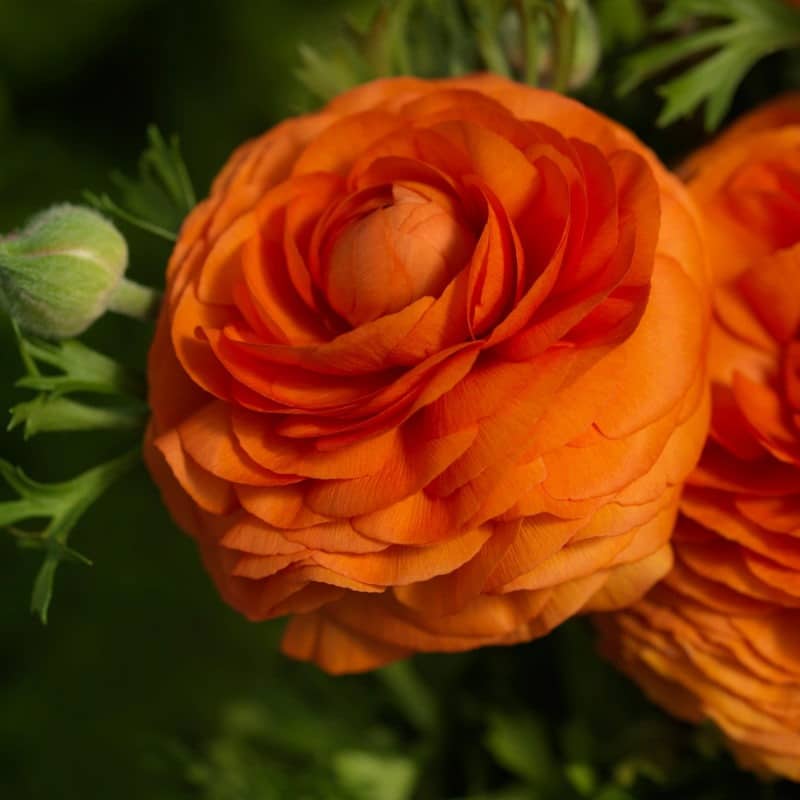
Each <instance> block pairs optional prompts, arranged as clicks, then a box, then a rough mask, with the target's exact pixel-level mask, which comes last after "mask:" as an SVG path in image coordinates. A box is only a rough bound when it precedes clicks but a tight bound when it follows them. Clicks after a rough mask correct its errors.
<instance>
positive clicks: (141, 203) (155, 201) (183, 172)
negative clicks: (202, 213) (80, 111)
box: [84, 125, 197, 241]
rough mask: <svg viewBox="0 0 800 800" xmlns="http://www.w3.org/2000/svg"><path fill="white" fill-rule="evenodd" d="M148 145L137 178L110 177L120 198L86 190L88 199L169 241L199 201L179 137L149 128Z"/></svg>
mask: <svg viewBox="0 0 800 800" xmlns="http://www.w3.org/2000/svg"><path fill="white" fill-rule="evenodd" d="M147 139H148V146H147V148H146V149H145V151H144V152H143V153H142V155H141V157H140V158H139V174H138V176H137V178H135V179H133V178H128V177H126V176H125V175H123V174H122V173H120V172H115V173H113V174H112V176H111V181H112V183H113V184H114V185H115V186H116V188H117V192H116V195H117V197H118V198H119V199H118V200H114V199H112V197H111V196H110V195H109V194H107V193H104V194H95V193H93V192H88V191H87V192H85V193H84V197H85V199H86V201H87V202H88V203H89V204H90V205H92V206H94V207H95V208H96V209H97V210H98V211H101V212H103V213H105V214H108V215H110V216H114V217H117V218H119V219H122V220H125V221H126V222H128V223H129V224H131V225H133V226H135V227H137V228H140V229H142V230H144V231H147V232H148V233H152V234H154V235H156V236H159V237H161V238H163V239H166V240H168V241H174V240H175V238H176V235H177V232H178V229H179V227H180V225H181V222H182V221H183V219H184V218H185V217H186V215H187V214H188V213H189V211H191V209H192V208H193V207H194V206H195V204H196V202H197V201H196V199H195V194H194V189H193V187H192V182H191V180H190V178H189V172H188V170H187V169H186V164H185V163H184V161H183V157H182V156H181V152H180V145H179V142H178V138H177V136H173V137H172V138H171V139H170V140H169V142H167V141H166V140H165V139H164V137H163V135H162V134H161V132H160V131H159V130H158V128H157V127H156V126H155V125H151V126H150V127H149V128H148V129H147Z"/></svg>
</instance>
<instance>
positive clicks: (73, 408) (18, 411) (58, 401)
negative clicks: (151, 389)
mask: <svg viewBox="0 0 800 800" xmlns="http://www.w3.org/2000/svg"><path fill="white" fill-rule="evenodd" d="M146 419H147V410H146V407H145V406H143V405H141V404H136V405H128V406H120V405H117V406H107V407H98V406H90V405H87V404H86V403H78V402H76V401H75V400H69V399H67V398H66V397H59V396H57V395H48V394H39V395H37V396H36V397H35V398H34V399H33V400H28V401H27V402H24V403H17V404H16V405H15V406H13V407H12V408H11V421H10V422H9V424H8V430H14V428H17V427H20V426H23V432H24V436H25V438H26V439H30V438H31V437H32V436H35V435H36V434H38V433H53V432H56V431H90V430H136V429H137V428H142V427H143V426H144V423H145V421H146Z"/></svg>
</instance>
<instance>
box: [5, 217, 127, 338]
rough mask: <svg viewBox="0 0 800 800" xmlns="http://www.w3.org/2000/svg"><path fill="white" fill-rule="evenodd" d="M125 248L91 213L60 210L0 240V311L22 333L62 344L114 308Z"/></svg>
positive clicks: (121, 281) (107, 225)
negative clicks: (6, 314)
mask: <svg viewBox="0 0 800 800" xmlns="http://www.w3.org/2000/svg"><path fill="white" fill-rule="evenodd" d="M127 266H128V246H127V244H126V242H125V239H124V238H123V236H122V234H120V232H119V231H118V230H117V229H116V228H115V227H114V226H113V225H112V224H111V223H110V222H109V221H108V220H107V219H106V218H105V217H103V216H101V215H100V214H98V213H97V212H96V211H92V210H91V209H90V208H86V207H83V206H73V205H59V206H53V207H52V208H49V209H47V210H46V211H43V212H41V213H39V214H37V215H36V216H34V217H33V218H31V220H30V221H29V222H28V224H27V225H26V226H25V228H24V229H23V230H22V231H20V232H19V233H17V234H14V235H12V236H9V237H7V238H3V239H0V307H2V308H3V309H5V310H6V311H7V312H8V313H9V314H10V315H11V317H12V318H13V319H15V320H16V321H17V323H18V324H19V326H20V328H22V330H24V331H25V332H27V333H31V334H35V335H37V336H42V337H44V338H47V339H67V338H70V337H72V336H77V335H79V334H81V333H83V331H85V330H86V329H87V328H88V327H89V326H90V325H91V324H92V323H93V322H94V321H95V320H96V319H97V318H98V317H100V316H102V314H104V313H105V311H106V310H107V309H108V308H110V307H112V306H113V298H114V295H115V293H116V292H118V291H119V289H120V288H121V285H124V284H126V283H127V282H126V281H124V277H123V276H124V274H125V269H126V267H127Z"/></svg>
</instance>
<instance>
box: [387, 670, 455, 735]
mask: <svg viewBox="0 0 800 800" xmlns="http://www.w3.org/2000/svg"><path fill="white" fill-rule="evenodd" d="M375 674H376V676H377V677H378V678H379V679H380V680H381V681H382V682H383V684H384V685H385V686H386V687H387V688H388V689H389V691H390V693H391V695H392V696H393V698H394V699H395V705H396V706H397V708H398V709H400V710H401V711H402V712H403V714H405V716H406V717H407V718H408V719H409V721H410V722H411V723H412V725H414V726H415V727H416V728H417V729H418V730H420V731H423V732H428V733H430V732H433V731H436V730H437V729H438V728H439V726H440V720H439V706H438V703H437V701H436V697H435V696H434V694H433V693H432V692H431V691H430V689H429V688H428V687H427V686H426V685H425V683H423V681H422V680H421V679H420V677H419V675H418V674H417V672H416V671H415V670H414V666H413V661H397V662H395V663H394V664H390V665H389V666H388V667H384V668H383V669H381V670H378V671H377V672H376V673H375Z"/></svg>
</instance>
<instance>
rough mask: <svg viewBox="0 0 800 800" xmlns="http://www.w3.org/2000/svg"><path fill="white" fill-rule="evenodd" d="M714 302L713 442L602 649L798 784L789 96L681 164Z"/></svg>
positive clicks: (796, 397)
mask: <svg viewBox="0 0 800 800" xmlns="http://www.w3.org/2000/svg"><path fill="white" fill-rule="evenodd" d="M686 175H687V179H688V183H689V189H690V192H691V194H692V195H693V196H694V199H695V200H696V201H697V203H698V205H699V206H700V208H701V210H703V211H704V212H705V214H706V220H707V225H708V237H707V238H708V241H709V243H710V244H711V247H710V249H709V252H710V256H711V264H712V268H713V269H714V270H716V273H715V278H718V279H719V283H718V285H717V286H716V289H715V296H714V325H713V331H712V338H711V367H710V370H711V379H712V399H713V410H712V421H711V436H710V439H709V441H708V443H707V445H706V448H705V451H704V453H703V457H702V459H701V462H700V465H699V466H698V468H697V470H696V471H695V472H694V473H693V475H692V476H691V478H690V479H689V485H688V486H687V489H686V492H685V495H684V499H683V501H682V511H683V514H682V516H681V519H680V521H679V523H678V526H677V529H676V534H675V539H674V546H675V567H674V569H673V570H672V572H671V573H670V574H669V576H668V577H667V578H666V579H665V581H664V582H663V583H662V584H660V585H659V586H658V587H656V588H655V589H654V590H653V591H652V592H651V593H650V594H649V595H648V596H647V597H646V598H645V600H643V601H642V602H640V603H638V604H637V605H635V606H634V607H633V608H631V609H630V610H627V611H624V612H621V613H618V614H613V615H609V616H608V617H601V618H598V623H599V625H600V628H601V631H602V634H603V640H604V642H603V646H604V649H605V650H606V652H607V653H608V654H609V655H610V657H611V658H612V659H613V660H614V661H616V662H617V663H618V664H619V665H620V666H621V667H622V668H623V669H624V670H625V671H626V672H628V673H630V674H631V675H632V676H633V677H634V678H635V679H636V680H637V681H638V682H639V683H640V684H641V685H642V687H643V688H644V689H645V691H646V692H647V693H648V694H649V695H650V696H651V697H652V698H653V699H655V700H656V701H657V702H659V703H661V704H662V705H663V706H665V707H666V708H667V709H669V710H670V711H672V712H673V713H675V714H677V715H679V716H681V717H684V718H686V719H689V720H700V719H702V718H711V719H712V720H714V721H715V722H716V723H717V725H718V726H719V727H720V728H721V729H722V731H723V732H724V733H725V735H726V736H727V738H728V739H729V740H730V742H731V744H732V746H733V748H734V750H735V752H736V754H737V756H738V757H739V759H740V761H741V762H742V763H743V764H744V765H746V766H749V767H752V768H754V769H756V770H759V771H764V772H774V773H777V774H779V775H783V776H786V777H790V778H793V779H795V780H800V95H793V96H788V97H785V98H782V99H780V100H779V101H777V102H775V103H772V104H769V105H768V106H766V107H765V108H763V109H761V110H759V111H757V112H755V113H754V114H751V115H749V116H747V117H745V118H744V119H743V120H742V121H741V122H740V123H738V124H737V125H735V126H734V127H733V128H732V129H731V130H730V131H728V132H727V133H726V134H724V135H723V136H721V137H720V138H719V139H718V141H717V142H716V143H714V144H712V145H711V146H710V147H708V148H706V149H704V150H702V151H700V152H699V153H697V154H696V155H695V156H694V157H693V158H692V159H691V160H690V161H689V162H688V164H687V166H686Z"/></svg>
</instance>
